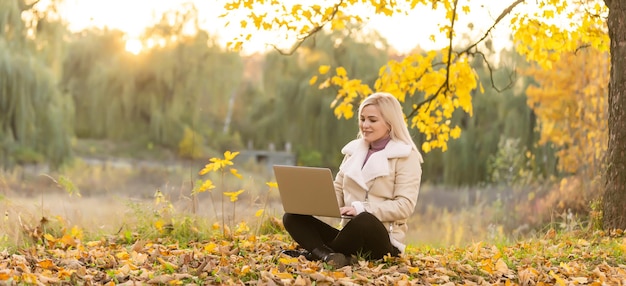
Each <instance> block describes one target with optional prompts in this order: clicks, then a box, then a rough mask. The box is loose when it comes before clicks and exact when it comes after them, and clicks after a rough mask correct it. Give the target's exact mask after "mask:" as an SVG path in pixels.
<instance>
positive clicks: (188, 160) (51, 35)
mask: <svg viewBox="0 0 626 286" xmlns="http://www.w3.org/2000/svg"><path fill="white" fill-rule="evenodd" d="M85 2H89V1H85ZM85 2H79V1H66V2H58V1H40V2H33V3H28V2H27V1H26V2H24V1H14V0H0V11H3V12H2V13H0V30H1V31H3V33H2V35H0V196H1V197H0V198H1V202H2V203H3V205H2V208H3V209H4V210H5V213H7V215H8V214H11V215H13V214H22V215H24V214H27V213H31V214H33V213H34V214H35V216H36V215H37V214H39V212H41V213H43V212H45V213H49V214H57V215H63V216H65V217H67V218H68V219H73V220H75V221H76V222H77V223H82V224H83V225H92V226H94V227H98V228H101V229H106V228H107V227H110V228H111V229H114V228H115V227H116V226H117V225H118V224H119V223H120V221H123V218H122V217H123V216H124V215H125V214H126V212H125V210H127V209H128V204H129V203H131V204H132V202H140V201H152V200H153V199H154V195H155V192H157V191H158V192H160V193H161V194H164V195H165V196H166V197H167V198H168V199H169V200H170V201H171V202H172V203H173V205H174V207H176V208H178V209H180V210H181V211H184V210H185V209H189V205H190V194H191V193H192V191H193V190H194V188H195V187H197V184H198V180H199V179H200V176H199V175H198V171H199V170H200V169H202V167H203V166H204V165H205V164H207V163H208V162H209V161H208V160H209V158H212V157H221V156H222V154H223V153H224V152H225V151H233V152H235V151H237V152H240V154H239V155H238V156H237V157H236V158H235V160H234V162H235V167H236V168H237V169H238V170H239V173H241V174H242V175H243V176H244V180H242V181H241V182H239V181H238V182H234V183H233V184H234V186H233V187H232V188H233V189H244V190H246V192H245V193H243V194H242V195H241V198H240V201H241V204H243V205H244V206H242V207H240V210H239V212H243V214H241V213H240V214H238V216H240V217H245V216H246V215H252V212H253V211H254V210H256V209H255V208H254V206H258V205H259V204H261V203H263V202H262V201H261V199H260V198H261V197H262V196H263V195H265V192H267V187H266V185H265V182H267V181H273V177H272V174H271V170H270V167H271V165H272V164H275V163H281V164H297V165H307V166H324V167H329V168H331V169H333V171H334V172H336V170H337V168H338V166H339V164H340V162H341V160H342V154H341V153H340V150H341V148H342V147H343V146H344V144H345V143H347V142H348V141H350V140H351V139H353V138H355V136H356V134H357V121H356V119H355V118H353V119H351V120H345V119H337V118H336V117H335V116H334V114H333V112H332V109H331V108H330V104H331V102H332V101H333V100H334V99H335V94H334V93H333V90H332V89H324V90H320V89H318V88H317V87H316V86H311V85H310V84H309V80H310V79H311V77H312V76H313V75H315V74H317V72H318V67H319V66H320V65H332V66H343V67H345V68H346V70H347V71H348V72H349V74H350V75H351V76H352V77H354V78H359V79H362V80H363V81H364V82H366V83H369V85H370V86H373V84H374V82H375V80H376V78H377V76H378V69H379V67H380V66H382V65H384V64H385V63H386V62H388V61H390V60H401V59H402V58H403V57H404V56H405V55H406V54H409V53H425V52H426V50H427V48H425V47H424V46H420V45H419V43H416V44H415V45H414V46H411V47H406V46H403V47H402V48H401V49H400V48H399V46H398V45H396V46H394V45H392V44H391V43H390V42H389V41H388V39H387V38H386V37H385V34H384V33H383V32H381V31H383V30H380V31H377V30H374V29H359V27H352V28H351V29H350V31H351V33H345V32H321V33H319V34H318V35H317V36H316V37H314V38H311V39H310V40H307V41H305V42H304V43H303V45H302V46H301V47H300V48H299V49H298V50H297V51H296V52H295V53H294V54H292V55H282V54H280V53H279V52H277V51H274V50H272V49H267V47H264V48H265V49H262V48H259V49H254V48H250V49H248V50H246V51H245V52H234V51H231V50H229V49H227V48H226V47H225V45H224V35H223V34H220V31H222V30H221V28H220V27H223V26H221V25H219V24H215V23H214V24H212V22H207V21H206V20H203V19H205V18H203V17H201V16H200V15H203V14H201V11H205V13H206V11H207V9H210V8H206V7H203V6H201V5H195V4H193V3H179V4H176V5H174V4H170V5H169V6H164V8H161V9H160V10H159V9H153V10H151V14H150V17H149V18H148V19H149V20H147V23H145V22H141V23H142V24H139V25H134V26H131V25H129V26H128V27H127V28H128V29H127V30H124V27H123V26H121V24H120V25H118V26H117V27H116V25H114V24H112V25H110V26H106V25H105V24H103V23H100V22H99V21H101V19H100V18H98V17H97V15H96V14H89V13H88V12H86V11H87V10H84V9H86V7H91V8H90V9H92V10H93V11H97V10H103V9H109V10H113V12H112V14H113V15H116V17H114V18H115V19H117V20H118V21H119V20H123V19H127V18H129V17H131V18H132V17H133V16H132V14H128V13H129V11H139V10H140V9H142V6H141V5H139V6H137V7H135V6H133V5H136V4H130V3H126V2H127V1H126V2H124V3H121V2H120V3H117V4H115V3H113V2H111V3H109V2H107V3H108V4H107V5H104V4H102V5H101V6H97V5H96V4H95V3H96V2H93V1H92V5H91V6H90V5H85V6H84V7H83V8H82V9H83V10H81V9H80V7H81V6H80V5H83V4H81V3H85ZM132 3H135V2H132ZM172 3H176V2H172ZM94 5H96V6H94ZM137 5H138V4H137ZM77 7H78V8H77ZM92 10H89V11H92ZM116 11H117V14H116ZM214 12H215V11H213V13H214ZM92 13H93V12H92ZM214 14H216V15H218V14H219V13H214ZM90 15H91V16H90ZM70 16H72V17H74V19H75V22H71V21H70V20H68V19H72V17H70ZM80 21H82V22H80ZM129 21H130V20H129ZM134 21H140V20H139V18H137V19H135V20H134ZM79 22H80V23H82V24H80V25H79V24H77V23H79ZM127 22H128V21H127ZM130 22H132V21H130ZM120 23H124V22H123V21H122V22H120ZM132 23H134V22H132ZM216 23H217V22H216ZM134 24H137V23H134ZM130 27H133V28H130ZM137 27H139V28H137ZM471 33H472V30H471V29H469V30H468V35H467V37H469V34H471ZM460 38H463V37H460ZM505 40H506V38H505ZM498 41H502V39H499V40H498ZM428 49H430V47H428ZM485 51H486V56H487V57H489V58H490V59H491V60H492V61H493V62H494V63H496V65H494V66H486V65H485V64H484V61H483V60H482V59H476V60H475V61H474V62H473V63H472V65H473V67H474V69H475V71H476V73H478V74H479V78H480V79H481V80H482V85H483V86H484V92H482V93H481V92H480V91H475V92H474V93H473V104H474V112H473V116H469V115H467V114H465V113H458V114H455V115H454V118H453V120H454V121H455V123H457V124H459V125H460V126H461V127H462V128H463V133H462V135H461V137H460V138H459V139H456V140H452V141H450V142H449V145H448V150H447V151H445V152H442V151H441V150H440V149H436V150H433V151H431V152H428V153H425V154H424V164H423V165H422V169H423V182H422V190H421V193H420V198H419V202H418V206H417V209H416V212H415V217H414V218H413V219H412V220H411V224H412V233H411V234H410V238H409V240H410V241H411V243H414V244H422V243H431V244H447V245H449V244H455V245H462V244H466V243H470V242H472V241H476V240H483V239H487V238H493V239H514V238H517V237H522V236H525V235H533V234H535V233H537V232H539V233H541V232H543V231H544V230H545V228H546V226H547V225H552V226H554V225H558V227H562V228H575V227H580V226H582V225H588V224H591V223H593V211H594V203H595V202H596V198H597V193H598V191H597V190H598V178H597V174H598V173H599V172H598V171H597V170H599V168H600V163H599V162H601V158H602V156H603V149H602V148H603V147H600V146H602V145H605V144H604V142H605V141H606V134H605V133H602V132H603V131H602V130H606V128H604V127H603V125H606V120H605V119H606V101H605V100H601V99H599V98H600V97H605V96H604V94H605V92H606V91H605V90H603V89H602V88H599V89H598V88H596V89H594V90H591V89H592V88H593V87H597V86H603V85H604V86H606V81H607V78H608V62H607V61H608V57H607V56H606V55H595V54H587V55H586V56H585V57H569V58H568V57H565V58H564V60H563V63H562V65H561V66H556V67H555V71H553V73H552V75H550V74H547V73H545V72H544V71H541V70H540V69H537V68H536V67H533V66H529V65H528V64H527V63H526V62H525V60H524V59H523V58H521V57H520V56H519V55H518V54H517V53H516V52H514V51H513V50H512V48H511V47H509V46H507V45H496V44H493V45H489V46H488V47H487V49H486V50H485ZM581 53H591V52H590V51H589V52H581ZM590 66H593V67H594V68H595V69H594V70H592V69H590V68H585V67H590ZM572 67H575V68H572ZM554 75H560V76H561V78H559V77H555V76H554ZM564 79H575V80H574V82H569V81H566V80H564ZM547 87H551V88H552V89H551V90H550V91H546V88H547ZM585 88H586V89H585ZM555 90H556V91H558V94H557V95H558V96H556V97H554V96H553V97H550V95H551V94H552V95H554V93H555ZM583 90H585V91H584V92H583ZM550 92H552V93H550ZM599 95H601V96H599ZM412 103H414V102H411V99H410V98H407V102H406V106H407V108H410V107H411V105H412ZM554 106H561V107H564V108H567V109H562V110H560V109H558V108H555V107H554ZM542 107H546V108H547V109H548V110H551V112H550V113H547V111H546V109H541V108H542ZM407 110H410V109H407ZM559 110H560V111H559ZM412 132H413V136H414V137H413V138H414V140H415V142H416V143H417V145H418V146H420V142H422V140H423V138H422V137H421V135H420V134H419V133H418V132H417V130H412ZM557 133H558V134H557ZM555 134H556V135H555ZM603 136H604V137H603ZM604 148H605V147H604ZM64 182H65V183H64ZM68 186H70V187H69V189H75V190H77V191H78V190H80V194H81V195H82V197H81V198H76V197H72V198H71V199H68V195H67V193H66V192H67V191H68ZM203 195H204V194H203ZM270 196H271V198H272V199H271V200H270V206H271V207H272V209H273V211H272V212H271V213H273V214H274V215H276V216H279V215H280V213H281V211H282V210H281V208H280V204H279V203H278V201H277V198H278V197H277V193H275V192H274V193H272V194H270ZM245 206H247V207H245ZM214 208H215V206H214V205H213V204H212V201H211V200H210V199H209V197H208V195H205V196H204V197H201V198H200V204H199V207H198V209H197V212H196V213H197V214H200V215H205V216H208V217H211V216H213V215H215V216H217V214H216V212H215V211H214ZM232 219H233V220H234V219H235V218H232Z"/></svg>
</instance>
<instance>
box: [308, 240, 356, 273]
mask: <svg viewBox="0 0 626 286" xmlns="http://www.w3.org/2000/svg"><path fill="white" fill-rule="evenodd" d="M311 254H313V257H314V258H316V259H319V260H322V261H324V262H326V263H328V264H330V265H333V266H334V267H336V268H341V267H344V266H346V265H348V264H350V260H349V259H348V258H346V256H345V255H344V254H343V253H340V252H333V250H332V249H330V247H328V246H326V245H324V246H322V247H320V248H316V249H313V251H311Z"/></svg>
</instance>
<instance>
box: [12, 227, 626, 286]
mask: <svg viewBox="0 0 626 286" xmlns="http://www.w3.org/2000/svg"><path fill="white" fill-rule="evenodd" d="M120 241H122V240H121V239H116V238H102V239H101V240H97V241H80V240H79V239H76V238H72V237H71V236H69V235H65V236H63V237H59V238H55V237H52V236H51V235H46V236H43V243H39V244H37V246H33V247H31V248H28V249H20V250H18V251H17V252H16V253H9V251H7V250H4V251H2V252H0V285H18V284H19V285H22V284H32V285H60V284H66V285H103V284H108V285H141V284H158V285H179V284H185V285H189V284H199V285H204V284H225V285H311V284H315V285H357V284H358V285H363V284H369V285H458V284H461V285H493V284H501V285H624V284H626V265H624V264H623V263H624V261H625V260H626V257H624V253H626V238H625V237H624V236H623V235H622V233H621V232H616V233H612V234H610V235H609V234H605V233H595V234H593V235H584V236H581V235H571V234H564V235H556V234H555V233H554V232H548V234H546V236H544V237H543V238H538V239H531V240H525V241H522V242H518V243H514V244H502V245H491V244H486V243H480V242H479V243H475V244H473V245H469V246H467V247H464V248H453V247H451V248H428V247H411V248H409V250H408V252H407V254H405V255H403V256H401V257H398V258H386V259H383V260H379V261H365V260H363V259H359V262H358V264H355V265H352V266H346V267H344V268H340V269H333V268H332V267H330V266H328V265H326V264H324V263H321V262H318V261H307V260H305V259H304V258H303V257H300V258H290V257H287V256H284V255H282V254H279V253H280V250H281V249H288V248H294V247H296V245H295V244H294V243H293V242H292V241H291V240H290V239H289V237H288V236H286V235H284V234H271V235H262V236H254V235H250V234H246V235H239V236H233V237H232V238H229V239H221V238H215V239H213V240H211V241H205V242H198V243H191V244H189V245H185V246H181V245H179V244H177V243H166V242H165V241H167V240H166V239H157V240H156V241H145V240H136V241H134V243H132V244H131V243H128V244H125V243H120Z"/></svg>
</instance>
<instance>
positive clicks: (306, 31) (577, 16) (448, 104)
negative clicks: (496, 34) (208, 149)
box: [224, 0, 626, 228]
mask: <svg viewBox="0 0 626 286" xmlns="http://www.w3.org/2000/svg"><path fill="white" fill-rule="evenodd" d="M289 3H291V4H287V3H285V1H265V0H230V1H228V2H227V3H225V5H224V7H225V9H226V10H228V11H230V12H232V13H230V12H229V13H228V17H229V20H231V21H230V23H238V24H239V25H241V27H242V28H250V27H251V28H252V30H271V31H277V32H279V33H283V34H284V35H285V36H286V37H291V39H294V45H293V46H292V48H291V49H288V50H286V51H283V52H284V53H287V54H289V53H292V52H293V51H294V50H295V49H297V48H298V47H299V45H300V44H301V43H302V42H303V41H304V40H306V39H307V38H310V37H314V35H315V34H316V33H317V32H318V31H320V30H322V29H325V28H327V29H332V30H342V29H345V28H346V27H350V26H351V25H352V24H354V23H357V24H359V23H363V22H364V21H367V19H368V16H369V15H373V14H378V15H384V16H388V17H394V16H396V15H402V14H407V13H409V12H410V11H413V10H417V9H431V10H433V12H442V15H443V16H442V19H441V21H440V22H439V23H438V27H439V31H440V33H439V34H436V35H432V36H431V38H432V39H437V40H445V41H447V43H448V44H447V46H446V47H445V48H443V49H441V50H438V51H431V52H428V53H426V54H417V53H416V54H411V55H408V56H406V57H404V58H403V59H402V60H391V61H389V62H388V63H387V64H386V65H384V66H382V67H381V68H380V70H379V74H378V76H379V77H378V80H377V81H376V83H375V85H374V86H372V87H370V86H367V85H364V84H362V83H361V81H359V80H358V79H352V78H350V75H349V74H348V73H347V71H346V69H345V68H343V67H328V66H322V67H320V74H321V75H322V78H316V77H314V78H313V79H312V82H314V83H317V82H318V80H319V81H321V84H320V85H319V87H320V88H325V87H330V86H335V87H336V88H337V93H336V100H335V101H334V102H333V104H332V107H333V108H334V110H335V114H336V115H337V117H345V118H350V117H351V116H353V112H354V111H353V110H354V106H355V105H357V104H358V102H359V100H360V99H362V98H363V97H364V96H366V95H368V94H369V93H371V92H372V91H387V92H390V93H392V94H394V95H395V96H396V97H397V98H398V99H399V100H400V101H402V102H405V100H406V99H407V98H417V100H412V101H413V102H418V103H416V104H412V106H411V108H410V111H409V112H407V120H408V122H409V123H410V126H411V127H413V128H417V129H418V130H419V131H420V132H421V133H423V134H424V135H425V138H426V140H425V141H424V142H423V144H422V149H423V151H424V152H428V151H430V150H431V149H433V148H441V149H442V150H443V151H445V149H446V147H447V142H448V140H449V138H450V137H452V138H455V137H458V136H460V133H461V132H460V128H459V127H458V126H451V125H450V118H451V116H452V113H453V112H454V111H455V110H463V111H464V112H466V113H468V114H469V115H472V92H474V91H475V90H477V89H478V90H481V89H482V87H480V86H479V84H478V81H477V75H476V73H475V72H474V70H473V69H472V68H471V66H470V65H469V59H470V58H471V57H475V56H480V57H481V58H483V59H485V61H486V63H487V64H488V65H489V66H491V64H490V63H489V62H488V61H487V60H486V58H485V57H484V54H483V53H482V52H481V50H483V49H484V46H483V44H486V42H487V40H489V39H490V36H491V33H492V31H493V30H494V29H495V27H496V26H508V27H505V28H507V29H510V31H511V34H512V36H513V39H514V41H515V43H514V44H515V47H516V50H517V52H518V53H520V54H522V55H524V56H525V57H526V58H527V59H528V60H529V61H531V62H535V63H537V64H538V65H539V66H541V67H542V68H545V69H550V68H551V67H552V64H553V63H554V62H556V61H558V60H559V59H560V57H561V55H562V54H563V53H564V52H573V51H576V50H578V49H580V48H581V47H586V48H589V49H596V50H599V51H608V50H609V46H610V52H611V67H612V74H611V80H610V82H611V83H610V85H609V106H611V108H610V109H609V119H608V120H609V144H608V160H609V164H608V170H607V174H606V175H607V176H606V195H605V196H606V197H605V205H604V211H605V227H606V228H616V227H618V228H626V215H625V214H624V213H623V211H622V209H623V205H622V204H621V203H619V202H623V201H625V199H626V170H624V169H625V168H626V163H625V160H626V157H625V156H626V147H624V146H626V141H625V140H626V128H624V127H626V126H623V125H624V124H626V123H623V122H626V118H625V116H626V114H625V113H624V110H626V109H625V106H624V105H625V104H626V101H625V100H624V88H626V86H625V85H626V83H624V82H625V81H626V75H625V74H626V68H624V67H623V61H624V60H623V59H624V58H626V45H625V44H624V43H625V42H626V36H625V35H626V21H624V19H626V5H625V4H624V2H623V1H621V0H605V1H604V2H602V1H600V0H576V1H566V0H537V1H523V0H516V1H512V0H511V3H510V5H508V6H507V7H506V8H504V9H503V10H502V11H501V12H500V13H499V14H497V16H496V17H495V18H494V21H493V25H492V26H491V27H490V28H488V29H487V30H486V31H485V33H484V34H483V35H481V36H480V35H479V36H478V37H477V38H476V39H475V40H474V41H473V42H471V43H467V44H466V45H465V46H462V47H460V48H459V47H458V46H459V43H458V41H456V40H457V38H459V37H460V36H459V34H460V31H459V26H458V23H459V21H460V20H461V19H464V18H465V19H467V18H469V17H471V16H472V15H473V14H474V13H476V12H477V10H479V9H484V7H486V6H485V5H472V4H475V3H476V2H474V1H459V0H405V1H402V0H398V1H385V0H335V1H298V2H297V3H294V2H289ZM478 4H480V3H478ZM238 15H241V16H242V17H241V19H237V20H235V19H234V18H235V17H237V16H238ZM425 22H426V21H425ZM424 24H425V25H426V24H428V23H424ZM399 28H400V27H399ZM402 28H408V27H402ZM411 32H412V29H407V35H406V36H407V37H411ZM253 33H255V31H249V32H244V33H242V34H241V36H240V37H238V38H235V39H234V40H233V41H232V42H231V47H232V48H235V49H238V48H240V47H241V46H242V45H244V43H245V42H246V41H248V40H250V39H252V37H253Z"/></svg>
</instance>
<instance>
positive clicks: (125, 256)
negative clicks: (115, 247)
mask: <svg viewBox="0 0 626 286" xmlns="http://www.w3.org/2000/svg"><path fill="white" fill-rule="evenodd" d="M115 257H117V258H118V259H121V260H128V259H129V258H130V254H128V252H126V251H122V252H118V253H116V254H115Z"/></svg>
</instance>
